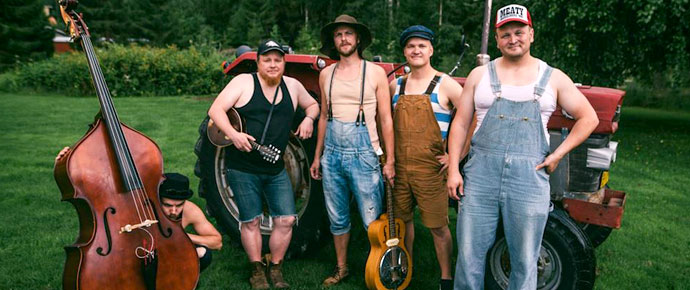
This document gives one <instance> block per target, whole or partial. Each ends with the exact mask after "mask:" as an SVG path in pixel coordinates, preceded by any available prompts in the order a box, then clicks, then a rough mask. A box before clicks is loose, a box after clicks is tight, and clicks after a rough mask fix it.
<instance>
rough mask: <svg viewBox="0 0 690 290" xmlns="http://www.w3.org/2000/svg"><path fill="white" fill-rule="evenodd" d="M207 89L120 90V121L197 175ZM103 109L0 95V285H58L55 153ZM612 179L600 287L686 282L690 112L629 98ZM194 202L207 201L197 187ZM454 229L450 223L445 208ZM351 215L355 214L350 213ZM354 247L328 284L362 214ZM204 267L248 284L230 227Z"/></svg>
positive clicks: (63, 233)
mask: <svg viewBox="0 0 690 290" xmlns="http://www.w3.org/2000/svg"><path fill="white" fill-rule="evenodd" d="M210 102H211V98H210V97H185V98H179V97H150V98H118V99H115V105H116V107H117V109H118V112H119V115H120V117H121V119H122V121H123V122H125V123H126V124H128V125H130V126H132V127H133V128H135V129H137V130H139V131H141V132H143V133H144V134H146V135H148V136H149V137H151V138H153V139H154V140H155V141H156V142H157V143H158V145H159V146H160V148H161V150H162V152H163V156H164V160H165V165H164V166H165V170H166V171H169V172H170V171H176V172H181V173H183V174H185V175H187V176H190V177H191V181H192V188H194V189H196V186H197V183H198V179H197V178H196V177H194V175H193V170H194V163H195V161H196V157H195V155H194V153H193V148H194V144H195V142H196V139H197V127H198V125H199V123H200V122H201V120H202V119H203V118H204V115H205V112H206V110H207V108H208V106H209V105H210ZM97 110H98V102H97V100H96V98H95V97H90V98H68V97H63V96H52V95H38V96H35V95H16V94H0V133H1V134H2V135H1V138H2V141H0V164H2V170H1V171H0V184H1V185H2V193H1V197H0V222H2V225H1V226H0V227H1V228H2V230H0V285H1V286H0V288H3V289H56V288H60V287H61V280H62V268H63V265H64V259H65V254H64V251H63V249H62V247H63V246H65V245H68V244H71V243H72V242H74V240H75V239H76V236H77V233H78V227H79V225H78V221H77V214H76V211H75V210H74V208H73V207H72V205H70V204H69V203H66V202H60V192H59V190H58V188H57V186H56V184H55V181H54V179H53V173H52V171H53V160H54V157H55V154H56V153H57V152H58V151H60V149H61V148H62V147H63V146H69V145H72V144H74V143H75V142H76V141H77V140H78V139H79V138H80V137H81V136H82V135H83V134H84V132H85V131H86V129H87V125H88V124H89V123H90V122H91V121H92V120H93V117H94V115H95V113H96V112H97ZM614 139H615V140H619V141H620V146H619V147H618V148H619V149H618V161H617V163H616V164H614V166H613V169H612V171H611V182H610V185H611V187H612V188H614V189H618V190H623V191H626V192H627V193H628V203H627V206H626V213H625V215H624V219H623V226H622V228H621V229H619V230H615V231H614V232H613V233H612V235H611V237H610V238H609V239H608V240H607V241H606V242H605V243H604V244H603V245H602V246H600V247H599V248H598V249H597V252H596V254H597V282H596V288H597V289H690V288H689V287H690V286H688V285H690V217H688V210H690V197H688V195H687V194H688V193H689V191H688V190H686V189H685V186H686V184H687V182H688V181H690V166H689V164H690V114H689V113H681V112H665V111H659V110H651V109H642V108H624V110H623V115H622V120H621V129H620V130H619V132H618V133H617V134H616V135H615V136H614ZM193 201H194V202H196V203H197V204H200V205H202V207H203V204H204V200H203V199H201V198H199V197H198V196H195V197H194V198H193ZM451 218H452V220H451V231H452V232H453V233H455V227H454V219H455V216H454V215H452V216H451ZM355 220H356V219H355ZM353 228H354V230H353V233H352V244H351V247H350V255H349V256H350V267H351V271H352V272H351V273H352V275H351V278H349V280H347V281H346V282H345V283H344V284H343V285H340V286H338V287H334V288H333V289H361V288H363V287H364V279H363V271H364V264H365V262H366V255H367V252H368V250H369V246H368V242H367V238H366V234H365V233H364V231H363V229H362V227H361V224H357V225H355V226H354V227H353ZM417 236H418V237H417V239H416V246H415V272H416V274H415V276H414V280H413V282H412V285H411V289H434V288H435V287H437V286H436V285H437V277H438V275H439V273H438V270H437V265H436V262H435V257H434V252H433V243H432V241H431V237H430V234H429V233H428V231H425V230H423V227H422V226H421V225H418V227H417ZM224 238H225V241H224V242H225V243H224V244H225V246H224V248H223V249H222V250H221V251H219V252H216V253H214V257H213V264H212V265H211V267H210V268H209V269H208V270H206V271H205V272H204V273H203V274H202V275H201V287H200V288H202V289H249V287H248V283H247V277H248V275H249V271H248V269H247V267H246V256H245V255H244V253H243V251H242V250H241V249H237V248H233V247H232V246H231V245H230V242H229V240H228V239H227V237H224ZM334 263H335V257H334V254H333V246H332V243H331V244H327V245H325V246H324V247H323V248H322V249H321V250H319V251H318V252H313V253H310V254H308V255H307V256H306V257H303V258H300V259H299V260H295V261H288V262H287V263H286V265H285V272H286V275H287V279H288V281H289V282H290V283H291V284H292V286H293V287H292V288H293V289H314V288H318V287H319V285H320V283H321V281H322V279H323V278H324V277H325V276H326V275H327V274H329V273H330V271H331V270H332V267H333V265H334Z"/></svg>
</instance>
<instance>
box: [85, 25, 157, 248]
mask: <svg viewBox="0 0 690 290" xmlns="http://www.w3.org/2000/svg"><path fill="white" fill-rule="evenodd" d="M81 37H82V43H83V44H84V46H85V47H86V49H87V50H88V51H91V52H94V49H93V45H92V43H91V41H90V38H89V36H88V35H85V34H84V33H82V35H81ZM87 58H89V62H91V64H92V66H91V67H92V71H93V75H94V82H96V83H97V84H98V85H96V86H95V87H96V89H97V90H99V92H100V93H101V95H102V96H104V97H103V98H101V99H102V101H103V102H104V106H103V107H104V109H105V110H108V111H107V112H105V113H106V114H104V117H105V118H106V119H107V120H108V121H109V122H110V123H111V131H112V133H113V135H115V136H114V138H112V139H113V140H112V141H113V143H114V144H113V145H114V146H115V148H114V149H115V152H116V154H117V155H118V156H119V158H120V160H123V161H129V162H128V163H131V166H135V165H134V163H133V160H131V159H130V158H128V157H129V156H131V153H130V154H127V147H126V146H125V144H124V142H126V139H125V138H124V134H123V132H122V130H121V129H120V128H119V127H115V126H119V122H118V121H117V120H118V119H117V112H116V111H115V110H114V106H113V104H112V102H111V100H110V98H107V97H105V96H109V93H108V90H107V85H106V83H105V80H104V79H103V74H102V72H101V71H100V66H99V65H98V59H96V58H95V55H89V54H88V53H87ZM118 129H120V130H118ZM120 138H122V139H120ZM128 155H129V156H128ZM123 169H124V171H125V173H126V174H124V175H125V176H123V179H124V181H125V182H126V183H127V185H128V186H129V188H137V189H135V190H132V191H131V192H130V194H131V196H132V198H133V200H134V203H135V209H136V211H137V215H138V217H139V222H140V223H142V222H143V221H144V220H147V219H150V220H153V219H154V218H153V217H154V214H153V210H152V208H151V206H150V205H149V206H147V205H148V204H149V203H148V202H145V201H144V200H145V197H146V194H145V191H144V192H143V193H142V191H141V190H140V189H141V188H143V185H142V184H141V181H138V180H137V178H136V177H138V175H137V174H136V170H134V171H132V169H134V168H132V167H130V166H124V168H123ZM137 181H138V182H137ZM140 206H141V207H142V208H141V210H140V209H139V207H140ZM142 213H143V216H144V218H143V219H142ZM147 234H149V236H151V234H150V233H148V231H147ZM151 238H152V239H153V237H152V236H151ZM152 241H153V240H152Z"/></svg>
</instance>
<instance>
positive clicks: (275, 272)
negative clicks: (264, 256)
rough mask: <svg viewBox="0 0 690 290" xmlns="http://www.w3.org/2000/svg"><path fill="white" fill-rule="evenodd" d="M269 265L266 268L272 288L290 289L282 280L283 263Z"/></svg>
mask: <svg viewBox="0 0 690 290" xmlns="http://www.w3.org/2000/svg"><path fill="white" fill-rule="evenodd" d="M269 263H270V266H269V268H268V276H269V277H271V283H273V287H275V288H278V289H287V288H290V284H288V283H287V282H285V279H283V272H281V266H282V265H283V261H280V262H278V264H273V262H269Z"/></svg>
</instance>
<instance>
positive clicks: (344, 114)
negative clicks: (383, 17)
mask: <svg viewBox="0 0 690 290" xmlns="http://www.w3.org/2000/svg"><path fill="white" fill-rule="evenodd" d="M321 44H322V47H321V52H322V53H323V54H326V55H328V56H329V57H330V58H332V59H335V60H338V62H336V63H335V64H332V65H330V66H329V67H327V68H325V69H323V70H322V71H321V74H320V75H319V85H320V87H321V119H320V120H319V131H318V139H317V143H316V150H315V152H314V161H313V163H312V165H311V169H310V171H311V176H312V177H313V178H314V179H321V177H322V175H323V192H324V197H325V201H326V210H327V212H328V218H329V220H330V222H331V226H330V231H331V233H332V234H333V242H334V244H335V252H336V259H337V265H336V267H335V271H334V272H333V274H332V275H331V276H329V277H328V278H326V279H325V280H324V281H323V285H324V286H331V285H334V284H337V283H339V282H340V281H342V279H344V278H345V277H347V276H348V274H349V272H348V267H347V246H348V242H349V239H350V227H351V224H350V192H352V193H353V195H354V199H355V201H356V202H357V207H358V208H359V213H360V215H361V217H362V221H363V224H364V227H365V228H368V226H369V224H370V223H371V222H372V221H374V220H376V219H377V218H378V216H379V215H380V214H381V211H382V207H383V206H382V195H383V182H382V181H383V180H382V177H381V171H383V175H384V176H385V177H386V179H387V180H388V182H392V181H393V177H394V176H395V169H394V163H395V156H394V150H393V145H394V144H393V142H394V141H393V126H392V125H393V122H392V120H391V112H390V93H389V91H388V80H387V78H386V73H385V72H384V70H383V68H381V67H379V66H378V65H376V64H374V63H371V62H368V61H365V60H364V59H363V58H362V52H363V51H364V49H365V48H366V47H367V46H368V45H369V44H371V33H370V32H369V29H368V28H367V27H366V26H365V25H362V24H360V23H358V22H357V20H356V19H355V18H354V17H352V16H349V15H340V16H338V17H337V18H336V19H335V21H334V22H331V23H329V24H327V25H326V26H324V27H323V28H322V29H321ZM377 117H378V121H379V122H380V124H381V131H382V134H383V141H384V144H385V146H386V153H387V160H386V163H385V164H384V166H383V169H381V167H380V166H379V161H378V156H379V155H381V154H383V150H381V146H380V145H379V144H380V143H379V136H378V133H377V128H376V124H377ZM324 148H325V150H324ZM322 152H323V156H321V153H322ZM321 171H322V172H321Z"/></svg>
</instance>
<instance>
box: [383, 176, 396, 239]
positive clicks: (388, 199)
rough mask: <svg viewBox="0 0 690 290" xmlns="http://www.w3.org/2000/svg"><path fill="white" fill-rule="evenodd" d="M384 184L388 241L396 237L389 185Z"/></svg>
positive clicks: (391, 193) (391, 194)
mask: <svg viewBox="0 0 690 290" xmlns="http://www.w3.org/2000/svg"><path fill="white" fill-rule="evenodd" d="M385 183H386V203H387V205H386V208H387V209H388V230H389V231H390V239H393V238H396V237H397V236H398V234H397V232H396V230H395V216H394V215H393V192H392V190H391V185H390V184H388V182H385Z"/></svg>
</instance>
